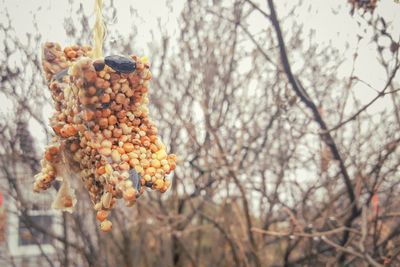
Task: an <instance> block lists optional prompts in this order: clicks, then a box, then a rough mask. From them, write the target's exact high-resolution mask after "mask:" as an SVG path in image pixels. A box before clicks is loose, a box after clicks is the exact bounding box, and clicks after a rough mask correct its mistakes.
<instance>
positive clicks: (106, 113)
mask: <svg viewBox="0 0 400 267" xmlns="http://www.w3.org/2000/svg"><path fill="white" fill-rule="evenodd" d="M111 113H112V112H111V110H110V109H109V108H105V109H103V110H102V111H101V116H102V117H103V118H108V117H110V115H111Z"/></svg>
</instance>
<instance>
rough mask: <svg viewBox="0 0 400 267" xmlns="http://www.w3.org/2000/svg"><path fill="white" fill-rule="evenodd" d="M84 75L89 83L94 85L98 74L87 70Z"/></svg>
mask: <svg viewBox="0 0 400 267" xmlns="http://www.w3.org/2000/svg"><path fill="white" fill-rule="evenodd" d="M83 75H84V77H85V80H86V81H87V82H90V83H93V82H95V81H96V78H97V75H96V72H95V71H93V70H87V71H85V72H84V74H83Z"/></svg>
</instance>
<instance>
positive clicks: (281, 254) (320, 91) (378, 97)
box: [0, 0, 400, 267]
mask: <svg viewBox="0 0 400 267" xmlns="http://www.w3.org/2000/svg"><path fill="white" fill-rule="evenodd" d="M358 3H361V4H362V5H363V6H360V5H359V4H358ZM368 5H372V6H375V5H376V8H374V9H372V8H370V6H368ZM93 6H94V1H77V0H69V1H50V0H49V1H44V0H43V1H22V0H2V1H1V2H0V7H1V8H0V14H1V16H0V62H1V64H0V79H1V80H0V81H1V85H0V266H193V267H196V266H198V267H202V266H400V236H399V235H400V210H399V207H398V206H397V205H398V203H399V201H400V194H399V193H400V187H399V182H400V175H399V166H400V148H399V145H400V134H399V133H400V131H399V129H400V112H399V108H400V107H399V104H400V92H399V91H400V82H399V77H400V75H399V74H398V72H399V68H400V62H399V41H400V16H399V14H400V4H399V3H398V1H394V0H381V1H377V2H376V1H368V0H366V1H365V0H360V1H355V0H350V1H347V0H337V1H318V0H312V1H311V0H310V1H301V0H299V1H272V0H268V1H261V0H260V1H257V0H234V1H225V0H209V1H203V0H187V1H177V0H176V1H173V0H169V1H161V0H160V1H136V0H135V1H110V0H105V1H104V8H103V15H104V20H105V23H106V27H107V29H106V34H107V35H106V38H105V41H104V54H105V55H111V54H123V55H127V54H131V53H135V54H138V55H146V56H148V57H149V59H150V62H151V71H152V73H153V77H154V78H153V80H152V82H151V86H150V91H149V96H150V107H149V109H150V114H151V117H152V118H153V121H154V122H155V124H156V125H157V127H158V128H159V133H160V135H161V138H162V140H163V141H164V142H165V143H166V145H167V147H168V150H169V151H171V152H172V153H175V154H177V155H178V157H179V164H178V167H177V169H176V170H175V171H174V173H173V175H172V176H171V178H172V186H171V188H170V189H169V190H168V191H167V192H166V193H164V194H159V193H157V192H146V193H145V194H144V195H143V196H142V197H141V198H140V199H139V200H138V201H137V204H136V205H135V206H134V207H132V208H126V207H124V206H123V205H120V206H119V207H118V208H117V209H115V210H114V211H113V212H112V214H111V218H112V221H113V223H114V224H113V231H112V232H111V233H107V234H105V233H101V232H99V230H98V222H96V219H95V212H94V211H93V208H92V205H91V203H90V200H89V198H88V195H87V192H85V189H84V188H83V186H82V184H81V183H80V181H76V182H75V183H74V188H75V189H76V192H77V195H78V199H79V202H78V204H77V206H76V208H75V211H74V212H73V213H72V214H69V213H60V212H58V211H54V210H51V209H50V205H51V201H52V199H53V198H54V196H55V194H56V189H55V188H50V189H49V190H48V192H46V193H42V194H35V193H33V192H32V184H33V181H34V179H33V176H34V174H35V173H37V172H38V170H39V167H40V163H39V162H40V158H41V157H42V154H43V149H44V146H45V145H46V143H47V142H48V141H49V140H50V138H51V136H52V130H51V128H50V127H49V124H48V118H49V117H50V115H51V113H52V100H51V97H50V93H49V92H48V89H47V87H46V85H45V82H44V76H43V74H42V69H41V45H42V44H43V43H44V42H45V41H55V42H59V43H60V44H61V45H62V46H67V45H71V44H79V45H82V44H91V43H92V37H93V36H92V28H93V25H94V20H95V18H94V14H93Z"/></svg>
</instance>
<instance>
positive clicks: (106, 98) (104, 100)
mask: <svg viewBox="0 0 400 267" xmlns="http://www.w3.org/2000/svg"><path fill="white" fill-rule="evenodd" d="M110 100H111V98H110V95H109V94H104V95H102V96H101V102H102V103H105V104H106V103H109V102H110Z"/></svg>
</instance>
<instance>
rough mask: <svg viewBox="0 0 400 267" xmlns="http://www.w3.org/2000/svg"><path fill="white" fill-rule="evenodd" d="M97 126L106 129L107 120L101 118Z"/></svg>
mask: <svg viewBox="0 0 400 267" xmlns="http://www.w3.org/2000/svg"><path fill="white" fill-rule="evenodd" d="M99 126H100V127H101V128H103V129H104V128H107V127H108V119H107V118H101V119H99Z"/></svg>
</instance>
